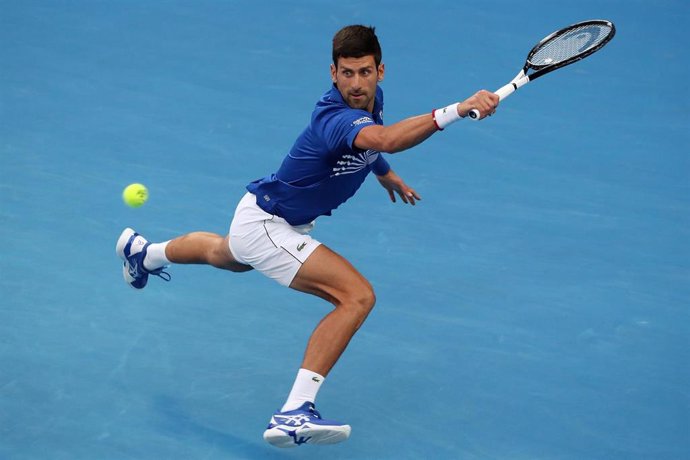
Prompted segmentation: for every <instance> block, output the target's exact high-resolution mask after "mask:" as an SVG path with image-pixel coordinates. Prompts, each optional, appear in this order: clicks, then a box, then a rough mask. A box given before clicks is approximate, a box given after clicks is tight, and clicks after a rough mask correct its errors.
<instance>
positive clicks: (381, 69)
mask: <svg viewBox="0 0 690 460" xmlns="http://www.w3.org/2000/svg"><path fill="white" fill-rule="evenodd" d="M385 73H386V66H385V65H383V62H382V63H381V64H379V72H378V74H379V75H378V81H383V75H384V74H385Z"/></svg>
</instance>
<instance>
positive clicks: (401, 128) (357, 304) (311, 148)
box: [116, 25, 498, 447]
mask: <svg viewBox="0 0 690 460" xmlns="http://www.w3.org/2000/svg"><path fill="white" fill-rule="evenodd" d="M384 71H385V68H384V64H383V63H382V62H381V47H380V45H379V41H378V38H377V36H376V34H375V29H374V28H373V27H365V26H361V25H352V26H347V27H345V28H343V29H342V30H340V31H338V32H337V33H336V34H335V36H334V38H333V64H331V79H332V81H333V85H332V86H331V88H330V89H329V90H328V91H326V93H325V94H324V95H323V96H322V97H321V99H319V101H318V102H317V103H316V107H315V108H314V111H313V112H312V115H311V120H310V121H309V124H308V126H307V127H306V128H305V130H304V131H303V132H302V133H301V134H300V135H299V137H298V138H297V140H296V141H295V144H294V145H293V146H292V148H291V149H290V152H289V153H288V155H287V156H286V157H285V159H284V160H283V163H282V165H281V166H280V168H278V170H277V172H275V173H274V174H270V175H268V176H266V177H263V178H261V179H258V180H255V181H254V182H251V183H250V184H249V185H247V192H246V194H245V195H244V197H243V198H242V199H241V200H240V202H239V204H238V206H237V209H236V210H235V215H234V217H233V219H232V223H231V224H230V231H229V234H228V235H227V236H221V235H216V234H213V233H206V232H194V233H189V234H186V235H183V236H180V237H178V238H175V239H173V240H171V241H166V242H163V243H150V242H148V241H147V240H146V239H145V238H144V237H143V236H141V235H140V234H138V233H136V232H135V231H134V230H132V229H130V228H127V229H125V230H124V231H123V232H122V234H121V235H120V238H119V240H118V242H117V246H116V252H117V254H118V255H119V256H120V258H122V260H123V261H124V268H123V273H124V278H125V281H126V282H127V283H128V284H129V285H130V286H132V287H134V288H136V289H142V288H144V287H145V286H146V283H147V281H148V277H149V275H158V276H160V277H162V278H164V279H166V280H169V279H170V278H169V275H168V274H167V272H165V271H164V269H165V267H167V266H168V265H170V264H207V265H212V266H214V267H217V268H222V269H226V270H230V271H234V272H244V271H247V270H251V269H255V270H258V271H260V272H261V273H263V274H264V275H266V276H267V277H269V278H272V279H274V280H275V281H277V282H278V283H280V284H282V285H283V286H288V287H290V288H292V289H295V290H298V291H301V292H305V293H308V294H313V295H316V296H319V297H321V298H323V299H325V300H326V301H328V302H330V303H332V304H333V305H334V307H335V308H334V309H333V310H332V311H331V312H330V313H329V314H328V315H326V316H325V317H324V318H323V319H322V320H321V322H320V323H319V324H318V326H316V329H315V330H314V331H313V333H312V335H311V337H310V339H309V342H308V344H307V348H306V351H305V354H304V359H303V361H302V365H301V368H300V369H299V371H298V372H297V377H296V379H295V383H294V385H293V387H292V390H291V391H290V393H289V395H288V397H287V400H286V401H285V404H284V405H283V406H282V408H281V409H280V410H278V411H277V412H275V414H273V416H272V418H271V420H270V423H269V425H268V428H267V429H266V431H265V432H264V439H265V440H266V441H268V442H269V443H271V444H273V445H275V446H277V447H294V446H297V445H301V444H305V443H307V444H331V443H336V442H340V441H344V440H345V439H347V438H348V437H349V435H350V426H349V425H346V424H343V423H341V422H337V421H334V420H326V419H324V418H322V417H321V415H320V414H319V412H317V410H316V409H315V407H314V402H315V400H316V395H317V393H318V391H319V388H320V387H321V385H322V384H323V382H324V380H325V378H326V376H327V375H328V372H329V371H330V370H331V368H332V367H333V365H334V364H335V363H336V361H337V360H338V358H339V357H340V355H341V354H342V352H343V351H344V350H345V348H346V347H347V344H348V343H349V342H350V339H351V338H352V336H353V335H354V334H355V332H356V331H357V329H359V327H360V326H361V325H362V323H363V322H364V320H365V319H366V318H367V315H368V314H369V312H371V310H372V308H373V307H374V303H375V301H376V297H375V296H374V290H373V289H372V287H371V284H369V282H368V281H367V279H366V278H364V276H362V275H361V274H360V273H359V272H358V271H357V269H355V267H353V266H352V265H351V264H350V263H349V262H348V261H347V260H346V259H345V258H343V257H342V256H340V255H338V254H337V253H336V252H334V251H333V250H331V249H330V248H328V247H326V245H324V244H322V243H320V242H319V241H317V240H316V239H314V238H313V237H312V236H311V235H310V231H311V230H312V228H313V226H314V221H315V219H316V218H317V217H319V216H328V215H331V212H332V211H333V210H334V209H336V208H337V207H338V206H340V205H341V204H343V203H344V202H345V201H347V200H348V199H349V198H350V197H352V196H353V195H354V194H355V193H356V192H357V190H358V189H359V187H360V186H361V185H362V183H363V182H364V180H365V179H366V177H367V175H368V174H369V173H370V172H373V173H374V175H375V176H376V178H377V179H378V181H379V183H380V184H381V186H383V188H384V189H385V190H386V191H387V192H388V196H389V197H390V200H391V201H392V202H395V201H396V195H397V196H398V197H399V198H400V200H401V201H402V202H403V203H406V204H411V205H414V204H415V203H416V201H418V200H420V199H421V197H420V196H419V194H418V193H417V192H416V191H415V190H414V189H412V188H411V187H409V186H408V185H407V184H406V183H405V182H404V181H403V180H402V179H401V178H400V177H399V176H398V175H397V174H396V173H395V172H393V170H392V169H391V167H390V165H389V164H388V162H387V161H386V159H385V158H384V156H383V155H382V154H381V152H386V153H397V152H401V151H403V150H406V149H409V148H410V147H414V146H415V145H417V144H419V143H421V142H423V141H424V140H425V139H427V138H428V137H429V136H431V135H432V134H434V133H435V132H437V131H440V130H443V129H444V128H445V127H446V126H448V125H449V124H451V123H453V122H455V121H457V120H459V119H460V118H462V117H464V116H465V115H466V114H467V112H468V111H469V110H471V109H472V108H476V109H478V110H479V112H480V117H482V118H483V117H486V116H488V115H491V114H492V113H493V112H494V111H495V109H496V107H497V105H498V96H496V95H495V94H493V93H490V92H488V91H483V90H482V91H479V92H478V93H476V94H474V95H473V96H471V97H470V98H468V99H466V100H464V101H463V102H460V103H454V104H451V105H449V106H447V107H443V108H440V109H436V110H434V111H432V112H431V113H425V114H422V115H418V116H414V117H410V118H407V119H405V120H402V121H400V122H398V123H395V124H392V125H390V126H384V125H383V91H382V90H381V88H380V87H379V83H380V82H381V81H382V80H383V77H384V73H385V72H384Z"/></svg>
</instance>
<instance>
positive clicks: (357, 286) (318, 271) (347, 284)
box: [290, 245, 376, 377]
mask: <svg viewBox="0 0 690 460" xmlns="http://www.w3.org/2000/svg"><path fill="white" fill-rule="evenodd" d="M290 287H291V288H293V289H296V290H298V291H302V292H307V293H310V294H314V295H317V296H319V297H321V298H323V299H326V300H327V301H329V302H331V303H332V304H333V305H334V306H335V309H334V310H333V311H332V312H330V313H329V314H328V315H326V316H325V317H324V318H323V319H322V320H321V322H320V323H319V324H318V326H316V329H314V332H313V333H312V335H311V338H310V339H309V343H308V344H307V349H306V351H305V353H304V360H303V362H302V368H304V369H309V370H311V371H313V372H316V373H318V374H321V375H322V376H324V377H325V376H326V375H328V373H329V372H330V370H331V368H332V367H333V365H334V364H335V363H336V361H338V358H339V357H340V355H341V354H342V353H343V351H344V350H345V348H346V347H347V344H348V343H349V342H350V339H351V338H352V336H353V335H354V334H355V332H357V329H359V327H360V326H361V325H362V323H363V322H364V320H365V319H366V318H367V315H369V312H370V311H371V310H372V308H373V307H374V304H375V302H376V297H375V295H374V290H373V289H372V287H371V284H369V281H367V279H366V278H364V276H362V275H361V274H360V273H359V272H358V271H357V270H356V269H355V267H353V266H352V264H350V262H348V261H347V260H346V259H345V258H344V257H342V256H340V255H338V254H336V253H335V252H333V251H332V250H330V249H329V248H327V247H326V246H324V245H321V246H319V247H318V248H317V249H316V250H315V251H314V253H313V254H312V255H311V256H309V258H308V259H307V260H306V262H305V263H304V264H303V265H302V267H301V268H300V270H299V272H297V276H296V277H295V279H294V280H293V281H292V284H290Z"/></svg>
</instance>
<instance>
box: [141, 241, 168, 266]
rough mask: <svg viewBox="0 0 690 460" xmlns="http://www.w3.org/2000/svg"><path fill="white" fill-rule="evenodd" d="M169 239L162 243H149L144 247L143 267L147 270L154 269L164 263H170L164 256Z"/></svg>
mask: <svg viewBox="0 0 690 460" xmlns="http://www.w3.org/2000/svg"><path fill="white" fill-rule="evenodd" d="M168 243H170V241H165V242H163V243H151V245H150V246H149V247H148V248H146V257H145V258H144V268H145V269H147V270H156V269H158V268H161V267H165V266H166V265H170V261H169V260H168V258H167V257H166V256H165V248H166V247H167V246H168Z"/></svg>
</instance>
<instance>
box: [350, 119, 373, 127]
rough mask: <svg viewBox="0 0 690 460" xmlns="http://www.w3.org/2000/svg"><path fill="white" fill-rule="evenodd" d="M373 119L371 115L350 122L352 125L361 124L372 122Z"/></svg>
mask: <svg viewBox="0 0 690 460" xmlns="http://www.w3.org/2000/svg"><path fill="white" fill-rule="evenodd" d="M373 122H374V120H372V119H371V117H361V118H358V119H356V120H355V121H353V122H352V126H359V125H363V124H364V123H373Z"/></svg>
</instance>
